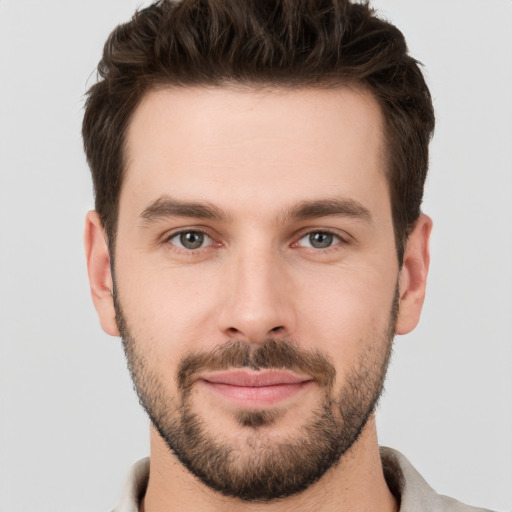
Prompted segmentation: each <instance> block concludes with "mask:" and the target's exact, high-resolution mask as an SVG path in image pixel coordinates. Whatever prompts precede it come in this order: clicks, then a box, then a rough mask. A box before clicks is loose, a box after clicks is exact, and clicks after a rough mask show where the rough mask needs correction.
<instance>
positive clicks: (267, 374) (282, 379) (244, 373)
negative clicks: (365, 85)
mask: <svg viewBox="0 0 512 512" xmlns="http://www.w3.org/2000/svg"><path fill="white" fill-rule="evenodd" d="M200 379H202V380H205V381H207V382H211V383H213V384H227V385H230V386H242V387H264V386H278V385H280V384H281V385H283V384H300V383H301V382H307V381H310V380H312V378H311V377H310V376H309V375H297V374H295V373H292V372H289V371H283V370H258V371H254V370H253V371H248V370H228V371H222V372H212V373H204V374H202V375H201V376H200Z"/></svg>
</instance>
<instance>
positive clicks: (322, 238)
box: [309, 233, 332, 249]
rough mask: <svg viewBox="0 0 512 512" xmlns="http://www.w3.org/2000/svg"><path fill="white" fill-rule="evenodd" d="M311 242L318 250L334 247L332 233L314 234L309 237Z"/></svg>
mask: <svg viewBox="0 0 512 512" xmlns="http://www.w3.org/2000/svg"><path fill="white" fill-rule="evenodd" d="M309 241H310V243H311V245H312V246H313V247H315V248H316V249H325V248H326V247H330V246H331V245H332V235H331V234H330V233H312V234H311V235H309Z"/></svg>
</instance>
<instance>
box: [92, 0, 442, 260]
mask: <svg viewBox="0 0 512 512" xmlns="http://www.w3.org/2000/svg"><path fill="white" fill-rule="evenodd" d="M98 75H99V79H98V82H97V83H96V84H94V85H93V86H92V87H91V88H90V89H89V91H88V93H87V100H86V106H85V116H84V121H83V139H84V147H85V152H86V155H87V160H88V163H89V166H90V168H91V172H92V177H93V183H94V190H95V205H96V210H97V211H98V214H99V216H100V218H101V221H102V223H103V226H104V227H105V231H106V233H107V237H108V239H109V244H110V246H111V249H113V244H114V240H115V234H116V226H117V216H118V204H119V194H120V190H121V186H122V183H123V171H124V158H123V157H124V150H125V137H126V132H127V126H128V123H129V121H130V118H131V116H132V114H133V112H134V110H135V109H136V107H137V106H138V104H139V103H140V101H141V99H142V97H143V96H144V95H145V94H146V93H147V92H148V91H149V90H151V89H154V88H156V87H161V86H165V85H167V84H168V85H172V86H183V87H186V86H192V85H194V86H196V85H205V86H222V85H225V84H229V83H237V84H244V85H255V86H273V87H275V86H277V87H290V88H307V87H328V88H333V87H343V86H347V85H356V86H361V87H364V88H366V89H367V90H369V91H370V92H371V93H372V94H373V96H374V97H375V98H376V99H377V100H378V102H379V104H380V107H381V109H382V112H383V115H384V120H385V132H386V133H385V134H384V136H385V141H386V150H387V158H388V162H387V170H388V182H389V188H390V196H391V204H392V214H393V223H394V231H395V239H396V246H397V254H398V258H399V261H400V262H401V261H402V256H403V250H404V246H405V242H406V240H407V237H408V235H409V233H410V230H411V229H412V227H413V225H414V223H415V221H416V220H417V218H418V216H419V214H420V206H421V201H422V197H423V187H424V183H425V178H426V174H427V168H428V144H429V142H430V138H431V136H432V133H433V130H434V112H433V107H432V101H431V97H430V92H429V90H428V87H427V85H426V83H425V80H424V78H423V75H422V73H421V71H420V69H419V66H418V62H417V61H416V60H415V59H413V58H412V57H411V56H410V55H408V52H407V46H406V42H405V39H404V36H403V34H402V33H401V32H400V31H399V30H398V29H397V28H396V27H395V26H393V25H391V24H390V23H388V22H386V21H384V20H382V19H380V18H378V17H377V16H376V15H375V12H374V11H373V10H372V9H371V8H370V7H369V5H368V3H353V2H351V1H350V0H182V1H175V0H160V1H157V2H155V3H154V4H152V5H151V6H149V7H147V8H145V9H142V10H140V11H138V12H136V14H135V15H134V16H133V18H132V19H131V20H130V21H129V22H128V23H126V24H123V25H120V26H118V27H117V28H116V29H115V30H114V31H113V32H112V33H111V34H110V36H109V38H108V40H107V42H106V44H105V47H104V51H103V57H102V59H101V61H100V63H99V65H98Z"/></svg>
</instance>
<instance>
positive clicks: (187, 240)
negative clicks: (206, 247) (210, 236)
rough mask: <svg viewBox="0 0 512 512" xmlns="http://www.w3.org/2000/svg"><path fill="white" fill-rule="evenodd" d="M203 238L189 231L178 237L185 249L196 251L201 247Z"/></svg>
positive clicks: (195, 232)
mask: <svg viewBox="0 0 512 512" xmlns="http://www.w3.org/2000/svg"><path fill="white" fill-rule="evenodd" d="M203 241H204V236H203V234H202V233H198V232H197V231H189V232H188V233H182V234H181V235H180V242H181V244H182V245H183V247H186V248H187V249H198V248H199V247H201V245H203Z"/></svg>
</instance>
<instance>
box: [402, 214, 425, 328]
mask: <svg viewBox="0 0 512 512" xmlns="http://www.w3.org/2000/svg"><path fill="white" fill-rule="evenodd" d="M431 231H432V220H431V219H430V217H428V216H427V215H423V214H422V215H420V216H419V218H418V220H417V221H416V224H415V225H414V229H413V230H412V232H411V234H410V235H409V238H408V240H407V245H406V247H405V251H404V260H403V264H402V268H401V270H400V276H399V294H400V308H399V312H398V319H397V323H396V333H397V334H407V333H409V332H411V331H412V330H413V329H414V328H415V327H416V325H417V324H418V322H419V319H420V316H421V309H422V307H423V301H424V299H425V289H426V284H427V274H428V267H429V264H430V249H429V240H430V233H431Z"/></svg>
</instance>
